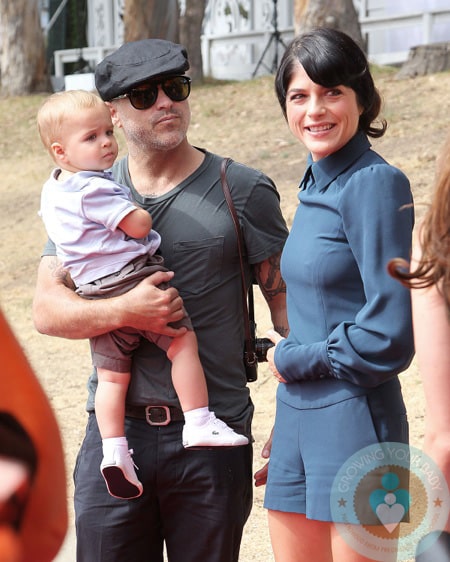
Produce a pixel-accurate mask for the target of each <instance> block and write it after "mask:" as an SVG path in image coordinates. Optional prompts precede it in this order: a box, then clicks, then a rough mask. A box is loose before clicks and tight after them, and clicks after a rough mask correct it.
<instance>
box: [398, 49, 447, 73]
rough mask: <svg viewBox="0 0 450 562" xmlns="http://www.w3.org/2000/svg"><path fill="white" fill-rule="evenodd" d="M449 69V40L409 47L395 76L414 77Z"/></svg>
mask: <svg viewBox="0 0 450 562" xmlns="http://www.w3.org/2000/svg"><path fill="white" fill-rule="evenodd" d="M445 70H450V42H447V43H432V44H431V45H418V46H417V47H411V49H410V51H409V55H408V60H407V61H406V62H405V63H404V64H403V66H402V67H401V69H400V70H399V72H398V73H397V78H414V77H415V76H424V75H425V74H434V73H435V72H444V71H445Z"/></svg>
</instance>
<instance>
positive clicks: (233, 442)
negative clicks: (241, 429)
mask: <svg viewBox="0 0 450 562" xmlns="http://www.w3.org/2000/svg"><path fill="white" fill-rule="evenodd" d="M247 444H248V439H247V437H245V436H244V435H240V434H239V433H236V432H235V431H234V430H232V429H231V427H229V426H228V425H227V424H226V423H225V422H223V421H222V420H219V419H218V418H216V416H215V415H214V412H211V413H210V416H209V420H208V422H207V423H205V424H203V425H200V426H192V425H191V426H186V425H185V426H184V427H183V446H184V447H185V448H189V447H240V446H242V445H247Z"/></svg>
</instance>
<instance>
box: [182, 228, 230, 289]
mask: <svg viewBox="0 0 450 562" xmlns="http://www.w3.org/2000/svg"><path fill="white" fill-rule="evenodd" d="M223 244H224V237H223V236H216V237H214V238H205V239H203V240H186V241H181V242H176V243H175V244H174V246H173V269H174V271H175V279H174V283H173V284H174V286H176V287H177V289H178V290H179V291H180V293H181V294H183V293H184V294H193V295H195V294H198V293H200V292H201V291H205V290H206V289H208V288H210V287H213V286H214V285H217V284H218V283H219V281H220V279H221V274H222V261H223ZM177 281H178V283H179V286H178V283H177Z"/></svg>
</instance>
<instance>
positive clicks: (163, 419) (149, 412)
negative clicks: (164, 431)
mask: <svg viewBox="0 0 450 562" xmlns="http://www.w3.org/2000/svg"><path fill="white" fill-rule="evenodd" d="M145 419H146V421H147V423H148V424H149V425H169V423H170V409H169V406H146V407H145Z"/></svg>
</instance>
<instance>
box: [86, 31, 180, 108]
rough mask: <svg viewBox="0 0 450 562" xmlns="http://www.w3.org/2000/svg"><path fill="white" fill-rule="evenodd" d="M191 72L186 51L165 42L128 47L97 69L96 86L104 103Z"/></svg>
mask: <svg viewBox="0 0 450 562" xmlns="http://www.w3.org/2000/svg"><path fill="white" fill-rule="evenodd" d="M188 68H189V61H188V56H187V52H186V49H185V48H184V47H183V46H182V45H178V44H177V43H172V42H171V41H166V40H164V39H142V40H141V41H131V42H129V43H124V44H123V45H122V46H121V47H119V48H118V49H117V51H114V53H111V54H110V55H108V56H107V57H105V58H104V59H103V60H102V62H100V63H99V64H98V65H97V68H96V69H95V86H96V88H97V90H98V93H99V94H100V97H101V98H102V100H104V101H110V100H112V99H113V98H115V97H117V96H120V95H122V94H126V93H127V92H129V91H130V90H131V89H132V88H133V87H134V86H137V85H138V84H140V83H141V82H144V81H146V80H148V79H150V78H153V77H156V76H161V75H166V74H184V73H185V72H186V70H188Z"/></svg>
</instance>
